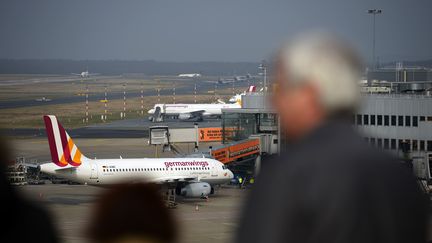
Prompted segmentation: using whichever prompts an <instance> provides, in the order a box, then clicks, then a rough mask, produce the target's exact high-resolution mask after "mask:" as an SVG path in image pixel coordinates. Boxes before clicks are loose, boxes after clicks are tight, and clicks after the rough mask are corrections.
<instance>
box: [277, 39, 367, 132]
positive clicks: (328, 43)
mask: <svg viewBox="0 0 432 243" xmlns="http://www.w3.org/2000/svg"><path fill="white" fill-rule="evenodd" d="M360 72H361V62H360V60H359V58H358V57H357V55H356V53H355V52H354V51H353V50H352V49H351V48H350V47H349V46H348V45H347V44H346V43H344V42H343V41H341V40H339V39H337V38H334V37H332V36H331V35H330V34H326V33H319V32H314V33H308V34H303V35H300V36H299V37H297V38H296V39H294V40H293V41H291V42H289V43H288V44H287V45H285V46H284V47H283V48H282V49H281V50H280V52H279V53H278V57H277V60H276V73H275V82H276V86H277V89H276V92H275V94H274V96H273V105H274V106H275V108H276V109H277V110H278V113H279V115H280V118H281V123H282V127H283V128H284V129H285V133H286V135H287V136H288V138H290V139H298V138H300V137H302V136H304V135H306V134H307V133H308V132H309V131H311V130H313V129H314V128H315V127H317V126H318V125H320V124H321V123H323V122H324V121H325V120H328V119H348V118H349V117H350V116H351V115H352V114H353V112H354V111H355V109H356V108H357V105H358V103H359V87H358V81H359V79H360Z"/></svg>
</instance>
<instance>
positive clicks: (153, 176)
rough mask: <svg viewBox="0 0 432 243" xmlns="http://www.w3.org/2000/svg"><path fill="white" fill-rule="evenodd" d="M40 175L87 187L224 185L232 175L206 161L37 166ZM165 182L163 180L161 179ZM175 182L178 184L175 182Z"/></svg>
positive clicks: (108, 161)
mask: <svg viewBox="0 0 432 243" xmlns="http://www.w3.org/2000/svg"><path fill="white" fill-rule="evenodd" d="M40 169H41V171H42V172H44V173H47V174H51V175H55V176H58V177H62V178H66V179H69V180H71V181H75V182H79V183H83V184H89V185H110V184H118V183H121V182H156V183H162V182H176V181H170V178H185V179H187V178H197V180H198V181H200V182H207V183H209V184H210V185H217V184H224V183H228V182H229V181H230V180H231V179H232V178H233V174H232V172H231V171H230V170H228V169H226V167H225V166H224V165H223V164H222V163H221V162H219V161H217V160H213V159H208V158H193V159H192V158H171V159H152V158H145V159H95V160H86V161H83V163H82V165H80V166H77V167H74V166H70V165H68V166H65V167H59V166H57V165H55V164H54V163H47V164H42V165H40ZM165 178H166V179H165ZM177 182H178V180H177Z"/></svg>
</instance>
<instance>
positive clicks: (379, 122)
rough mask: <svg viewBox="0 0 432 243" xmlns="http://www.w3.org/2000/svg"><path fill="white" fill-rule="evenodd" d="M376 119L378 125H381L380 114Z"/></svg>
mask: <svg viewBox="0 0 432 243" xmlns="http://www.w3.org/2000/svg"><path fill="white" fill-rule="evenodd" d="M377 118H378V119H377V121H378V126H382V115H378V117H377Z"/></svg>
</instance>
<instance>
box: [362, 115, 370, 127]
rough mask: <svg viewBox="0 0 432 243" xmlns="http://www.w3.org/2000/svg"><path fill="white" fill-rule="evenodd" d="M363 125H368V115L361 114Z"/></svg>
mask: <svg viewBox="0 0 432 243" xmlns="http://www.w3.org/2000/svg"><path fill="white" fill-rule="evenodd" d="M363 125H369V115H363Z"/></svg>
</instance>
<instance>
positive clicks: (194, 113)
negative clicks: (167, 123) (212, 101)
mask: <svg viewBox="0 0 432 243" xmlns="http://www.w3.org/2000/svg"><path fill="white" fill-rule="evenodd" d="M204 112H205V110H195V111H187V112H181V113H180V114H191V115H192V116H200V115H202V114H203V113H204Z"/></svg>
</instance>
